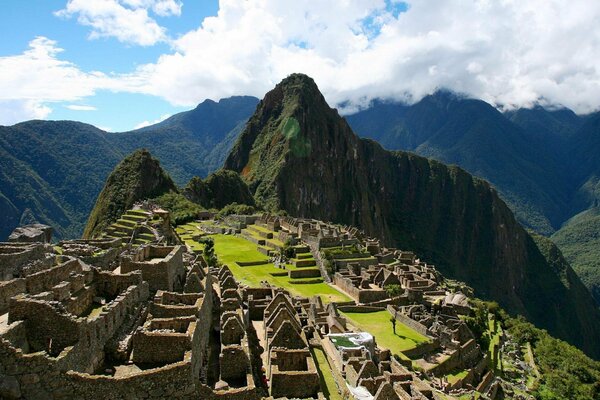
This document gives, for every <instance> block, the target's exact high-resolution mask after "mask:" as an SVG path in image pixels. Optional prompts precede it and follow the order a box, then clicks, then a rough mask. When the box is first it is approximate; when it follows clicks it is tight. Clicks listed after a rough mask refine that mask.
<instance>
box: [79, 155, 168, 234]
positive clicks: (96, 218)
mask: <svg viewBox="0 0 600 400" xmlns="http://www.w3.org/2000/svg"><path fill="white" fill-rule="evenodd" d="M169 192H177V187H176V186H175V183H173V180H171V177H170V176H169V175H168V174H167V173H165V172H164V171H163V169H162V168H161V167H160V163H159V162H158V160H156V159H154V158H152V156H151V155H150V153H149V152H148V151H147V150H145V149H143V150H137V151H135V152H134V153H133V154H131V155H129V156H127V157H125V159H123V161H121V162H120V163H119V165H117V167H116V168H115V169H114V170H113V171H112V172H111V174H110V175H109V177H108V179H107V180H106V184H105V185H104V188H103V189H102V192H100V195H99V196H98V199H97V200H96V205H95V206H94V209H93V210H92V212H91V214H90V217H89V219H88V222H87V224H86V227H85V231H84V233H83V237H84V238H93V237H96V236H98V235H99V234H100V233H102V232H103V231H104V230H105V229H106V228H107V227H108V226H109V225H110V224H112V223H113V222H115V221H116V220H117V219H119V218H120V217H121V215H122V214H124V213H125V211H127V210H128V209H130V208H131V207H133V205H134V204H135V203H136V202H138V201H140V200H145V199H152V198H155V197H159V196H161V195H163V194H165V193H169Z"/></svg>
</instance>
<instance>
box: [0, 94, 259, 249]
mask: <svg viewBox="0 0 600 400" xmlns="http://www.w3.org/2000/svg"><path fill="white" fill-rule="evenodd" d="M257 102H258V99H256V98H253V97H232V98H229V99H223V100H221V101H219V102H213V101H210V100H207V101H205V102H203V103H202V104H200V105H198V107H196V108H195V109H194V110H191V111H188V112H183V113H180V114H177V115H174V116H172V117H171V118H169V119H167V120H165V121H163V122H161V123H159V124H157V125H153V126H149V127H146V128H143V129H140V130H137V131H133V132H123V133H110V132H105V131H102V130H100V129H97V128H95V127H93V126H91V125H87V124H82V123H79V122H72V121H28V122H24V123H20V124H17V125H13V126H0V166H1V167H2V168H1V170H0V240H6V238H7V237H8V235H9V234H10V232H12V230H13V229H14V228H15V227H16V226H18V225H19V224H20V223H21V222H23V221H29V222H33V221H38V222H42V223H46V224H49V225H52V226H53V227H54V228H55V237H57V238H69V237H79V236H81V234H82V232H83V228H84V226H85V223H86V220H87V218H88V216H89V214H90V211H91V210H92V207H93V206H94V201H95V199H96V198H97V197H98V193H100V190H101V189H102V186H103V184H104V181H105V180H106V178H107V177H108V174H109V173H110V171H112V170H113V168H115V166H116V165H117V163H118V162H119V161H120V160H121V159H123V157H124V156H125V155H126V154H129V153H131V152H133V151H135V150H136V149H138V148H141V147H145V148H148V149H149V150H150V151H151V152H152V154H155V155H156V156H158V158H159V159H160V160H161V162H162V164H163V166H164V167H165V169H166V170H167V171H168V172H169V174H170V175H172V176H173V177H174V179H175V181H176V182H177V183H178V184H180V185H185V184H186V183H187V182H188V181H189V180H190V179H191V178H192V177H193V176H202V177H203V176H206V175H208V173H210V172H212V171H214V170H216V169H218V168H220V167H221V165H222V164H223V160H224V158H225V156H226V155H227V153H228V152H229V150H230V148H231V146H232V145H233V141H234V140H235V138H236V137H237V134H238V133H239V131H240V130H241V128H242V127H243V125H244V123H245V121H246V120H247V119H248V117H249V116H250V115H251V114H252V112H253V111H254V109H255V108H256V104H257Z"/></svg>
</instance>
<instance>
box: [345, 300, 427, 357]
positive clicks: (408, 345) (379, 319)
mask: <svg viewBox="0 0 600 400" xmlns="http://www.w3.org/2000/svg"><path fill="white" fill-rule="evenodd" d="M342 314H343V315H344V316H345V317H346V318H348V319H349V320H350V322H351V323H352V324H353V325H355V326H356V327H358V328H360V329H362V330H363V331H366V332H369V333H370V334H371V335H373V336H375V341H376V342H377V344H378V345H380V346H382V347H385V348H387V349H390V350H391V351H392V353H394V354H398V353H401V352H403V351H406V350H411V349H414V348H415V347H417V345H419V344H421V343H425V342H428V341H429V339H428V338H427V337H425V336H423V335H421V334H420V333H418V332H416V331H415V330H414V329H412V328H409V327H408V326H406V325H404V324H403V323H401V322H400V321H397V322H396V334H394V332H393V330H392V323H391V322H390V317H391V315H390V313H389V312H387V311H385V310H384V311H376V312H370V313H357V312H342Z"/></svg>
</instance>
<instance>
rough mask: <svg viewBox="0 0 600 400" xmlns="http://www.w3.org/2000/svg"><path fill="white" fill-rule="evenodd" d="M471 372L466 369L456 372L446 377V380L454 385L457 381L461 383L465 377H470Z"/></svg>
mask: <svg viewBox="0 0 600 400" xmlns="http://www.w3.org/2000/svg"><path fill="white" fill-rule="evenodd" d="M468 373H469V371H467V370H466V369H460V370H458V371H454V372H452V373H450V374H447V375H446V378H448V382H450V383H452V384H454V383H456V382H457V381H459V380H460V379H463V378H464V377H466V376H467V375H468Z"/></svg>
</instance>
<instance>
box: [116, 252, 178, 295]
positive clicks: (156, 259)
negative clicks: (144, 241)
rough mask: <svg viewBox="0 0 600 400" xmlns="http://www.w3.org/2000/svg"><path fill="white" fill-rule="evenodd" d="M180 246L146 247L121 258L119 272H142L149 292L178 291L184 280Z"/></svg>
mask: <svg viewBox="0 0 600 400" xmlns="http://www.w3.org/2000/svg"><path fill="white" fill-rule="evenodd" d="M183 252H184V250H183V247H182V246H174V247H169V246H164V247H161V246H146V247H142V248H141V249H140V250H139V251H138V252H137V253H135V254H133V255H127V256H122V257H121V272H122V273H128V272H132V271H136V270H140V271H142V277H143V279H144V280H145V281H147V282H148V284H149V285H150V290H151V291H156V290H168V291H173V290H175V289H178V287H179V286H181V285H182V282H183V280H185V268H184V267H183Z"/></svg>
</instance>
